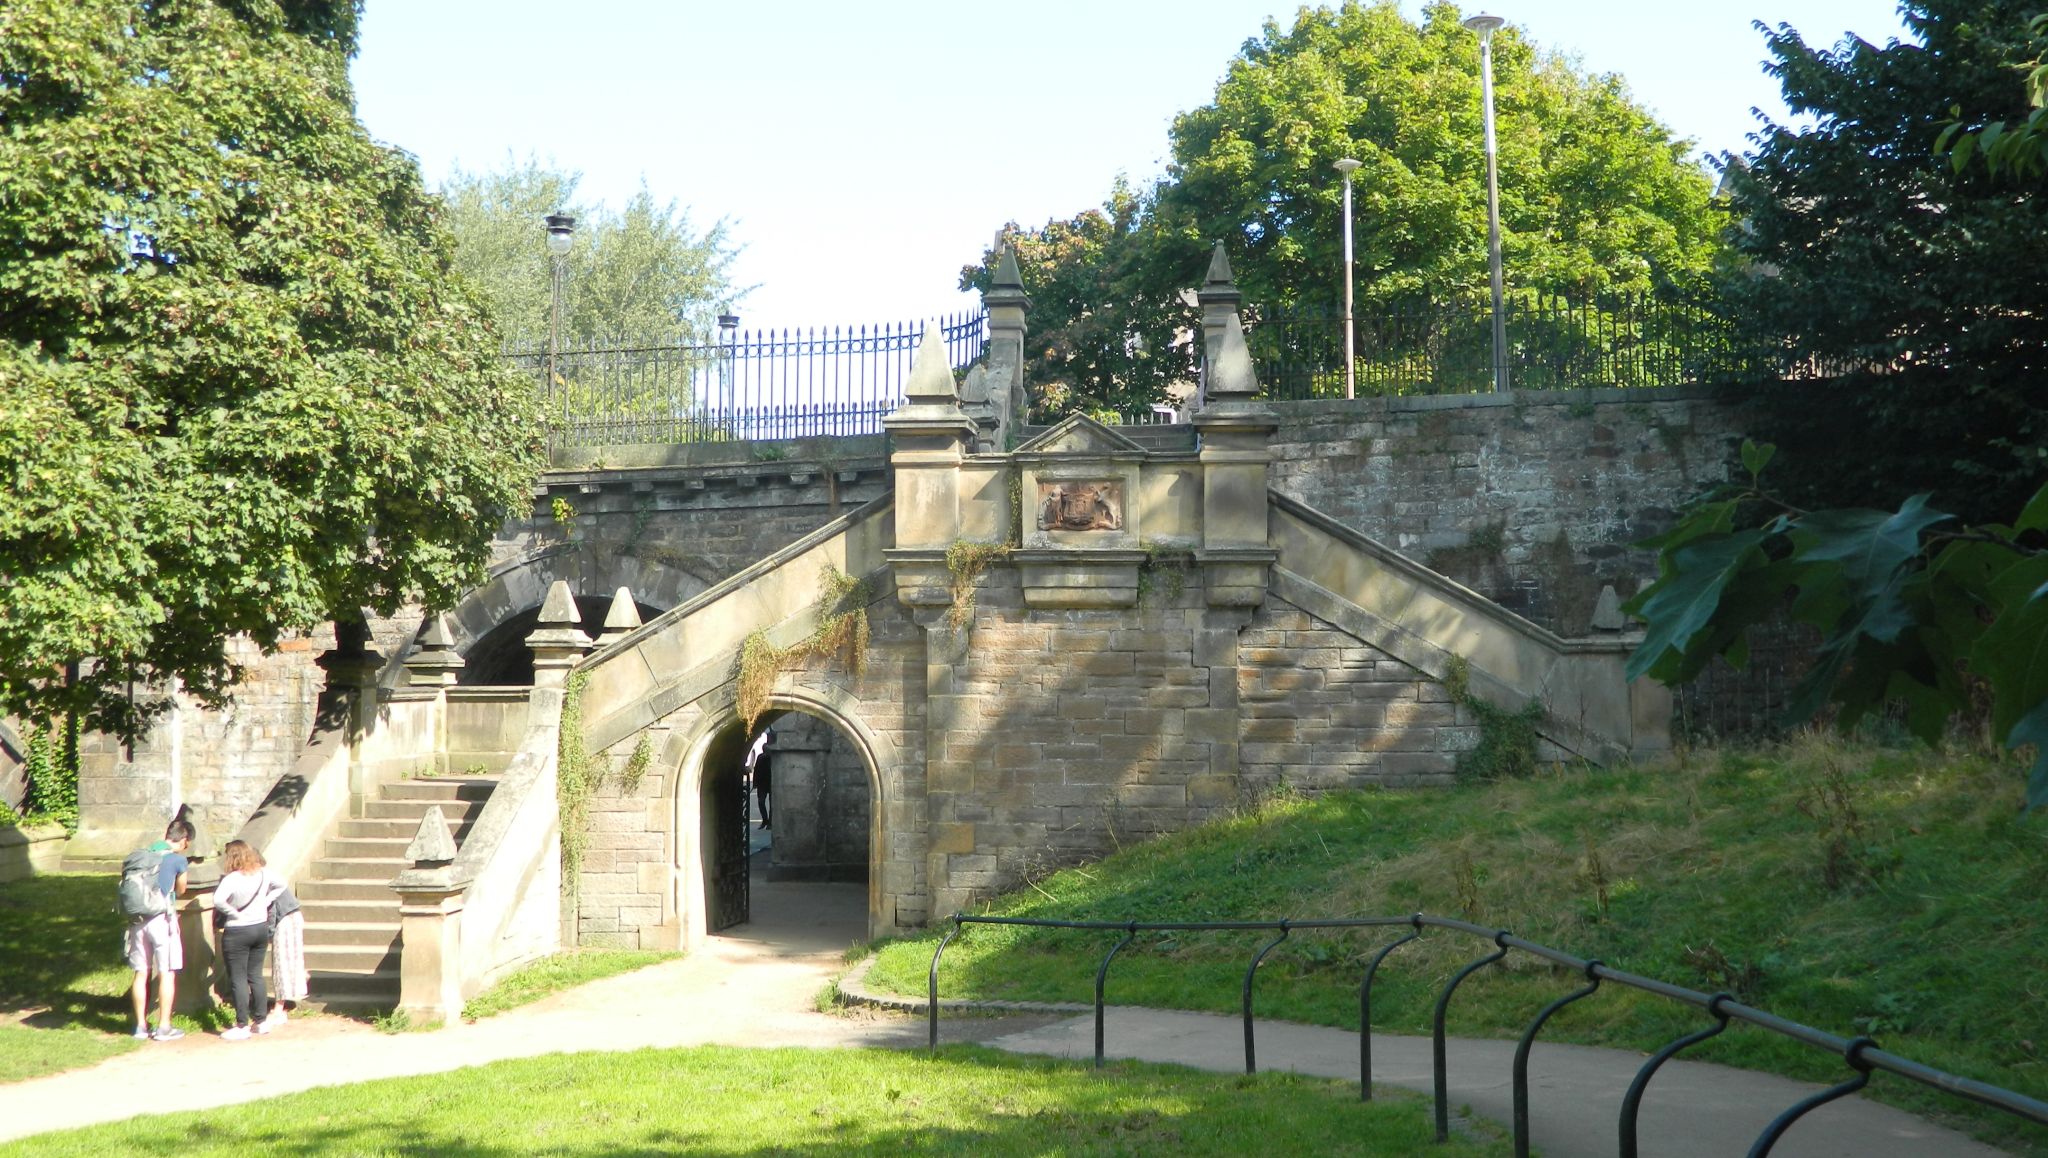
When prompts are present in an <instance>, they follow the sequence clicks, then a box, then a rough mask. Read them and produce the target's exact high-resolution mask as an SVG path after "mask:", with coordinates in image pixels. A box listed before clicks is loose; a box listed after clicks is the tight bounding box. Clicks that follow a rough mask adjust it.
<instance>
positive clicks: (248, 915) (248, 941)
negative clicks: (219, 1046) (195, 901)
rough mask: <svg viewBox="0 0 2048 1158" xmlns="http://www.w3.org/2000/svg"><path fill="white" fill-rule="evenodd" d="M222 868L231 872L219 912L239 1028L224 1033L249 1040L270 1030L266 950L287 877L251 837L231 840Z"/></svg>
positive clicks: (220, 893)
mask: <svg viewBox="0 0 2048 1158" xmlns="http://www.w3.org/2000/svg"><path fill="white" fill-rule="evenodd" d="M221 867H222V868H224V869H226V870H227V871H226V873H225V874H224V875H223V876H222V877H221V878H220V884H218V885H216V886H214V890H213V914H214V924H215V925H217V926H218V927H219V928H220V951H221V956H222V957H223V958H225V959H226V961H227V970H228V1000H229V1001H230V1002H232V1003H233V1004H234V1007H235V1027H234V1028H233V1029H229V1030H224V1031H222V1033H221V1035H220V1036H221V1039H222V1040H224V1041H243V1040H246V1039H247V1038H248V1036H249V1035H250V1033H252V1032H254V1033H268V1032H270V1027H269V1026H268V1025H265V1024H264V1023H263V1015H264V1013H265V1011H266V1010H267V1009H268V1008H269V1005H270V995H269V994H268V993H266V992H265V991H264V988H263V955H264V953H265V951H266V950H268V949H269V948H270V902H271V901H273V900H275V899H276V898H277V894H279V893H280V892H283V891H284V882H283V881H281V880H279V879H278V878H277V874H275V873H273V872H271V871H270V869H269V868H268V867H266V866H265V865H264V863H263V854H262V853H259V852H257V851H256V850H255V848H254V847H252V846H251V845H250V844H249V842H248V841H245V840H231V841H229V842H228V846H227V848H226V850H224V854H223V856H222V859H221ZM252 1026H253V1029H252Z"/></svg>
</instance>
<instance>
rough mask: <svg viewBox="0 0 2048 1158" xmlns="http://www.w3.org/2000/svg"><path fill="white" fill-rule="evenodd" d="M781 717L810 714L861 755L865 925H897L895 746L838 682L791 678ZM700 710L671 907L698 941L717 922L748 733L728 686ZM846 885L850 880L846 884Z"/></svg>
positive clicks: (685, 770) (682, 786)
mask: <svg viewBox="0 0 2048 1158" xmlns="http://www.w3.org/2000/svg"><path fill="white" fill-rule="evenodd" d="M769 703H770V711H771V713H773V714H775V715H778V716H779V715H785V714H794V715H798V716H803V717H808V718H809V719H812V720H815V721H817V722H819V723H820V724H822V725H823V726H824V727H826V728H829V729H831V730H832V731H833V733H835V734H836V735H837V736H838V737H839V738H840V739H841V740H842V741H843V742H844V744H845V747H846V749H847V750H849V751H850V752H851V753H852V755H854V756H855V757H857V759H858V761H859V768H860V773H861V776H862V777H863V779H864V780H865V787H866V804H867V810H866V811H867V817H866V830H867V831H866V834H865V837H866V839H865V850H866V864H865V866H864V870H863V873H862V875H864V876H865V878H866V888H865V892H866V897H867V900H866V917H867V920H866V926H867V931H868V935H869V936H870V937H875V936H882V935H885V934H887V933H890V932H894V931H896V930H897V922H896V920H895V915H894V912H893V905H892V904H891V899H892V898H891V895H890V893H889V892H888V890H887V889H886V888H885V884H886V883H887V881H888V870H887V866H886V864H885V861H886V853H887V851H888V848H887V845H886V843H885V841H884V838H883V827H884V825H883V821H884V818H885V816H886V813H887V810H888V808H889V806H890V802H891V801H892V800H894V799H897V798H898V797H899V796H900V792H892V791H891V790H890V787H889V780H890V776H889V775H888V770H889V769H891V768H893V767H894V766H895V757H894V753H893V745H892V744H890V742H889V741H888V739H887V738H886V737H885V736H884V735H882V734H880V733H877V732H875V731H874V730H873V729H871V728H870V727H869V726H868V725H867V723H866V722H865V721H864V720H863V719H862V718H861V712H860V702H859V700H858V699H857V698H855V697H854V696H852V695H851V694H849V693H847V692H845V691H843V690H842V689H839V688H837V687H835V686H831V685H825V686H812V685H794V684H789V683H785V686H784V687H783V688H782V689H779V690H778V691H777V692H776V694H774V695H773V696H772V697H771V698H770V701H769ZM696 707H697V708H698V709H701V712H702V714H701V715H699V716H698V718H697V721H696V723H695V725H694V726H692V727H690V728H689V732H688V735H687V738H685V739H683V740H682V741H681V744H680V747H681V749H682V757H681V760H680V762H679V764H678V765H677V767H676V770H675V773H674V774H673V775H672V776H671V777H670V783H671V784H673V786H674V787H673V792H672V793H671V797H670V799H669V801H668V804H669V806H670V816H671V827H670V832H671V833H672V835H673V839H672V841H671V847H672V850H673V859H672V861H671V869H672V873H671V879H672V880H673V882H674V893H673V899H672V903H673V909H672V911H673V912H674V913H675V914H676V918H677V921H678V924H679V929H678V933H679V939H680V940H681V942H682V943H683V944H685V945H690V944H695V943H697V942H700V941H702V940H703V939H704V938H705V937H707V936H709V935H711V933H712V932H714V931H715V930H714V928H713V925H714V924H715V922H714V921H713V920H712V919H711V918H712V916H713V913H712V909H713V906H714V904H715V903H716V894H717V891H718V883H719V882H718V881H717V878H716V873H717V865H718V863H719V861H720V859H721V857H720V853H721V851H728V852H729V851H730V850H727V849H724V848H723V846H722V845H721V843H720V842H721V841H722V840H725V839H730V837H729V836H724V835H722V833H721V824H720V822H721V821H729V820H730V817H728V816H726V815H725V814H724V813H725V811H726V808H727V806H728V805H736V800H735V799H734V798H733V797H732V781H731V779H730V778H731V777H732V775H733V774H734V772H735V765H736V764H737V763H738V761H739V760H740V759H741V757H742V756H743V755H744V753H745V751H746V748H747V744H748V740H749V738H750V736H749V733H748V731H747V729H746V726H745V724H744V723H743V722H742V721H741V720H740V718H739V713H738V711H737V709H736V708H735V706H734V705H733V702H732V693H731V687H730V685H728V686H726V687H724V688H721V689H720V690H719V691H718V692H717V693H713V695H712V696H711V697H707V700H705V701H699V703H698V704H697V705H696ZM840 883H842V884H843V883H844V882H843V881H842V882H840Z"/></svg>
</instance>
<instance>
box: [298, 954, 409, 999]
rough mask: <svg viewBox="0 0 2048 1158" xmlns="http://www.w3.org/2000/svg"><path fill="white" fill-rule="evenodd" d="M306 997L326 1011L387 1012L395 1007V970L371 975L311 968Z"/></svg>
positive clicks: (396, 973) (386, 970)
mask: <svg viewBox="0 0 2048 1158" xmlns="http://www.w3.org/2000/svg"><path fill="white" fill-rule="evenodd" d="M307 973H308V974H309V975H310V976H309V977H308V980H307V985H306V996H307V998H308V999H309V1000H310V1001H312V1002H313V1003H315V1004H318V1005H320V1006H323V1007H325V1008H329V1009H332V1008H336V1007H342V1008H348V1009H377V1008H383V1009H390V1008H392V1007H393V1006H395V1005H397V1004H398V967H397V966H396V965H394V966H392V967H391V968H390V969H380V970H376V971H374V972H365V973H358V972H341V971H335V970H323V969H319V968H311V969H308V970H307Z"/></svg>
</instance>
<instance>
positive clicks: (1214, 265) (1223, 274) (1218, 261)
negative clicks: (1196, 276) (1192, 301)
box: [1197, 241, 1244, 305]
mask: <svg viewBox="0 0 2048 1158" xmlns="http://www.w3.org/2000/svg"><path fill="white" fill-rule="evenodd" d="M1197 296H1199V297H1200V298H1201V300H1202V304H1203V305H1208V304H1210V303H1211V302H1215V303H1217V304H1219V305H1222V304H1229V305H1236V304H1237V303H1238V302H1239V301H1240V300H1242V298H1243V297H1244V295H1243V294H1241V293H1239V292H1238V291H1237V282H1236V280H1235V279H1234V278H1233V276H1232V275H1231V272H1230V258H1229V256H1228V255H1226V254H1225V253H1224V252H1223V243H1222V242H1220V241H1219V242H1217V243H1216V248H1215V249H1213V250H1211V251H1210V253H1209V273H1208V275H1207V276H1206V277H1204V278H1203V279H1202V289H1201V291H1200V293H1199V294H1198V295H1197Z"/></svg>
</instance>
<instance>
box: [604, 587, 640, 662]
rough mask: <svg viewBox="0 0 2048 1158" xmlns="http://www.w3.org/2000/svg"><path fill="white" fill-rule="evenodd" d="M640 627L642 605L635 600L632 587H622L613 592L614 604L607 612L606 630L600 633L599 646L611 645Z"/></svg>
mask: <svg viewBox="0 0 2048 1158" xmlns="http://www.w3.org/2000/svg"><path fill="white" fill-rule="evenodd" d="M639 628H640V606H639V604H637V603H635V602H633V591H632V589H631V588H629V587H621V588H619V589H618V590H617V591H614V592H613V593H612V605H611V607H610V608H609V609H608V610H607V611H606V612H605V616H604V630H603V631H602V632H600V633H599V634H598V637H597V646H599V647H610V646H611V645H612V644H614V643H617V642H618V641H619V640H622V639H624V638H626V637H627V636H629V635H631V634H633V633H634V632H635V631H637V630H639Z"/></svg>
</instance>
